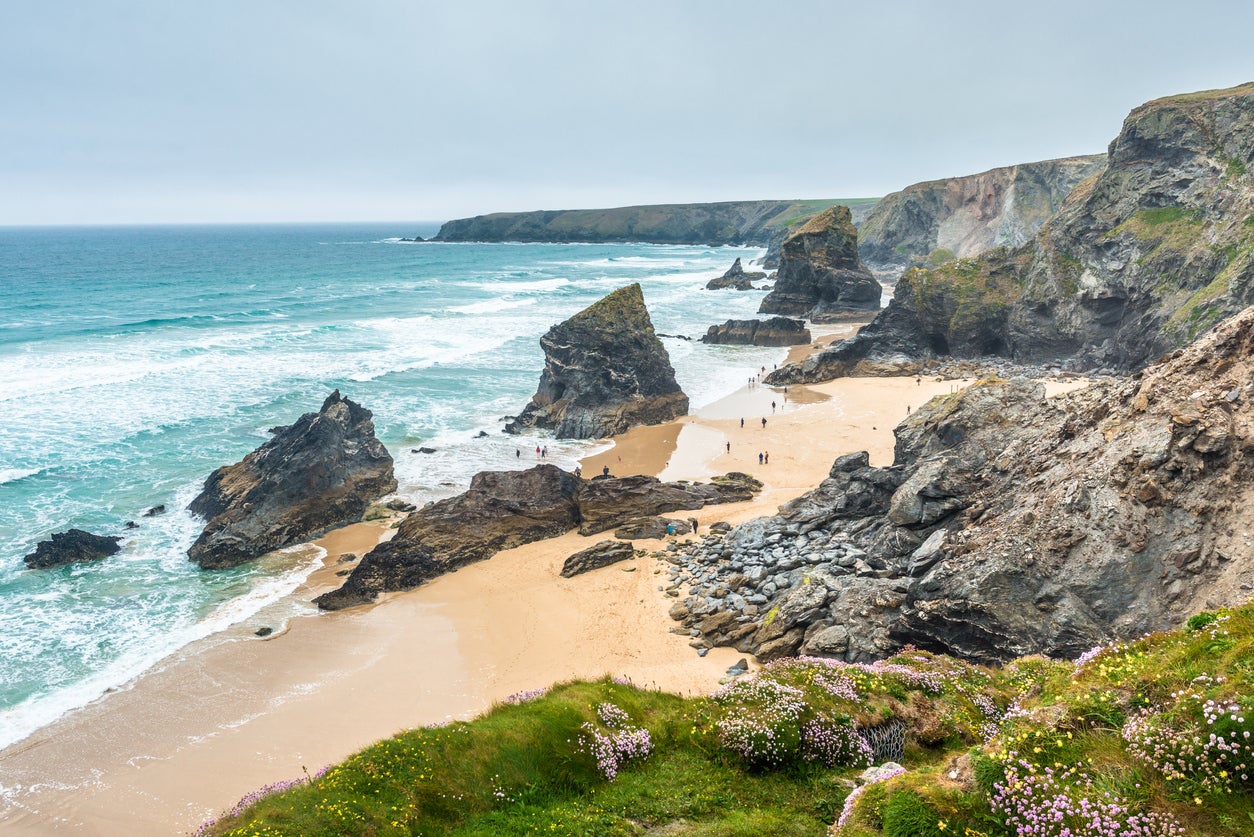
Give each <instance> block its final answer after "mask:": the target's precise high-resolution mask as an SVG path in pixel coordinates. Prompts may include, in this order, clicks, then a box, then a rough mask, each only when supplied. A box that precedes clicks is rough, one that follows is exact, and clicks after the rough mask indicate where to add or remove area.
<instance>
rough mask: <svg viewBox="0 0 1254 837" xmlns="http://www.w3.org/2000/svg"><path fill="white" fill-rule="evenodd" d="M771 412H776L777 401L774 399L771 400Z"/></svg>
mask: <svg viewBox="0 0 1254 837" xmlns="http://www.w3.org/2000/svg"><path fill="white" fill-rule="evenodd" d="M771 412H772V413H773V412H775V402H774V401H772V402H771Z"/></svg>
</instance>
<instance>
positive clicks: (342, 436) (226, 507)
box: [187, 390, 396, 569]
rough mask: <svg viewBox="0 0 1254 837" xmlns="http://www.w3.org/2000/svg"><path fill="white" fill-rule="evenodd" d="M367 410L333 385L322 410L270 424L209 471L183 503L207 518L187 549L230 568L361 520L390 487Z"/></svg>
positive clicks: (200, 560)
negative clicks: (265, 433) (240, 453)
mask: <svg viewBox="0 0 1254 837" xmlns="http://www.w3.org/2000/svg"><path fill="white" fill-rule="evenodd" d="M372 417H373V414H372V413H371V412H370V411H369V410H367V409H366V408H364V407H362V406H361V405H360V404H357V403H356V402H354V401H350V400H349V399H347V398H344V397H342V396H341V395H340V391H339V390H336V391H335V392H333V393H331V395H330V397H328V398H327V400H326V401H325V402H323V404H322V409H321V410H319V411H318V412H316V413H306V414H305V415H303V416H301V417H300V418H299V419H298V420H297V421H296V423H295V424H293V425H290V426H288V427H278V428H275V430H274V437H273V438H272V439H270V441H268V442H266V443H265V444H264V445H262V446H261V447H259V448H257V449H256V450H255V451H253V452H252V453H250V454H248V455H247V456H245V457H244V459H243V460H242V461H240V462H238V463H236V464H234V465H225V466H223V467H221V468H219V469H217V470H216V471H214V472H213V473H212V474H210V475H209V479H207V480H205V489H204V491H202V492H201V494H200V496H199V497H197V498H196V499H195V500H193V501H192V503H191V505H189V506H188V510H190V511H191V512H193V513H195V514H198V515H201V516H202V517H205V518H206V519H208V521H209V523H208V525H207V526H205V530H204V531H203V532H202V533H201V534H200V537H199V538H197V539H196V543H194V544H192V547H191V549H189V550H188V552H187V554H188V556H189V557H190V558H191V559H192V560H193V561H195V562H196V563H197V564H199V565H200V566H201V567H202V568H204V569H223V568H226V567H234V566H236V565H238V564H242V563H244V562H245V561H248V560H251V559H253V558H257V557H259V556H261V555H264V554H266V553H267V552H273V551H274V550H276V549H281V548H282V547H285V546H291V545H292V544H297V543H302V542H304V541H308V540H310V539H312V538H315V537H318V536H319V535H321V534H323V533H325V532H327V531H328V530H330V529H333V528H335V527H337V526H343V525H345V524H348V523H355V522H356V521H358V520H361V517H362V514H363V513H364V512H365V511H366V507H367V506H369V505H370V503H371V502H373V501H374V500H376V499H378V498H379V497H381V496H383V495H384V494H387V493H389V492H391V491H395V490H396V479H395V477H394V476H393V475H392V457H391V456H390V455H389V454H388V452H387V449H386V448H385V447H383V444H382V443H381V442H380V441H379V440H378V439H376V438H375V435H374V422H373V421H371V418H372Z"/></svg>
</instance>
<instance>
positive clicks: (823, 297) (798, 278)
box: [758, 206, 882, 320]
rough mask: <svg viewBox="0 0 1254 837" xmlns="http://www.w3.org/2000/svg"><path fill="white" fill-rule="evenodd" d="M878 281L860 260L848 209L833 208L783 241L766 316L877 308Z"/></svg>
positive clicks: (764, 306)
mask: <svg viewBox="0 0 1254 837" xmlns="http://www.w3.org/2000/svg"><path fill="white" fill-rule="evenodd" d="M881 292H882V291H881V288H880V284H879V282H877V281H876V280H875V277H874V276H872V275H871V271H869V270H867V269H866V266H865V265H863V264H862V261H861V260H860V259H859V258H858V233H857V230H855V229H854V227H853V220H852V217H851V216H850V214H849V208H848V207H844V206H834V207H831V208H830V209H826V210H824V211H823V212H821V213H819V214H818V215H816V216H815V217H814V218H812V219H810V221H808V222H807V223H806V224H805V225H804V226H802V227H801V228H800V229H798V230H797V231H796V232H794V233H793V234H792V235H791V236H789V238H788V239H787V240H786V241H785V242H784V244H783V247H782V248H781V250H780V264H779V272H778V275H777V277H776V280H775V287H774V288H773V289H772V290H771V292H770V293H769V294H767V295H766V298H765V299H763V300H762V304H761V306H760V307H759V308H758V311H759V313H763V314H783V315H785V316H791V317H806V318H808V319H812V320H813V319H816V318H819V317H821V316H823V315H825V314H832V313H839V312H847V311H878V310H879V307H880V294H881Z"/></svg>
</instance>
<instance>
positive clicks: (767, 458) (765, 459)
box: [762, 450, 771, 465]
mask: <svg viewBox="0 0 1254 837" xmlns="http://www.w3.org/2000/svg"><path fill="white" fill-rule="evenodd" d="M762 461H763V463H764V464H766V465H770V464H771V452H770V451H769V450H768V451H767V452H766V453H764V454H762Z"/></svg>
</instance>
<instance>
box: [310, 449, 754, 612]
mask: <svg viewBox="0 0 1254 837" xmlns="http://www.w3.org/2000/svg"><path fill="white" fill-rule="evenodd" d="M761 488H762V484H761V483H759V482H757V480H754V479H753V478H752V477H750V476H748V475H747V474H738V473H732V474H727V475H725V476H722V477H715V478H714V480H712V481H711V482H710V483H709V484H703V483H662V482H658V481H657V480H656V479H654V478H653V477H644V476H635V477H608V478H597V479H593V480H580V479H579V478H577V477H575V476H574V475H573V474H569V473H567V472H565V471H563V470H561V469H560V468H557V467H556V466H554V465H537V466H536V467H534V468H531V469H529V470H526V471H485V472H482V473H480V474H476V475H475V478H474V479H473V480H472V481H471V484H470V489H469V490H468V491H466V492H465V493H463V494H459V495H457V496H456V497H450V498H449V499H447V500H441V501H440V502H438V503H432V504H431V505H429V506H426V507H425V508H422V509H419V510H418V511H416V512H414V513H413V514H411V515H410V516H409V517H407V518H405V520H404V521H403V522H402V523H401V525H400V528H399V529H398V530H397V533H396V537H394V538H393V539H392V540H390V541H386V542H384V543H381V544H379V545H378V546H376V547H375V548H374V549H372V550H371V551H370V552H368V553H367V554H366V555H365V556H364V557H363V558H362V559H361V562H360V563H359V564H358V565H357V566H356V567H355V568H354V569H353V571H352V573H351V574H350V575H349V577H348V579H347V581H345V583H344V586H343V587H341V588H340V589H338V590H334V591H332V592H330V593H325V594H323V595H322V596H319V597H318V598H317V599H316V600H315V601H316V602H317V604H318V606H319V607H320V608H322V609H324V610H339V609H340V608H345V607H351V606H353V605H358V604H364V603H366V602H370V601H373V600H374V597H375V596H376V595H378V594H379V593H383V592H389V591H396V590H408V589H410V588H413V587H417V586H418V585H420V584H422V583H423V582H425V581H429V580H430V579H432V578H435V577H436V576H439V575H443V574H444V573H447V572H451V571H453V570H456V569H457V568H458V567H461V566H464V565H466V564H469V563H472V562H474V561H482V560H484V559H485V558H490V557H492V555H494V554H496V553H497V552H499V551H501V550H503V549H510V548H511V547H515V546H521V545H522V544H525V543H531V542H532V541H538V540H543V539H545V538H552V537H556V536H558V535H561V534H564V533H566V532H569V531H570V530H571V529H574V528H576V527H578V528H579V530H580V533H581V534H596V533H597V532H604V531H606V530H608V529H613V528H615V527H616V526H618V525H620V524H622V523H624V522H626V521H629V520H634V519H636V518H640V517H643V516H651V515H657V514H660V513H661V512H664V511H673V510H675V509H699V508H701V507H702V506H705V505H713V504H715V503H731V502H737V501H740V500H748V499H752V497H753V494H754V493H755V492H756V491H759V490H761Z"/></svg>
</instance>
